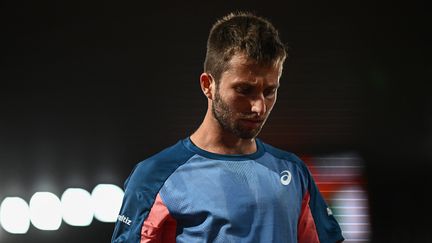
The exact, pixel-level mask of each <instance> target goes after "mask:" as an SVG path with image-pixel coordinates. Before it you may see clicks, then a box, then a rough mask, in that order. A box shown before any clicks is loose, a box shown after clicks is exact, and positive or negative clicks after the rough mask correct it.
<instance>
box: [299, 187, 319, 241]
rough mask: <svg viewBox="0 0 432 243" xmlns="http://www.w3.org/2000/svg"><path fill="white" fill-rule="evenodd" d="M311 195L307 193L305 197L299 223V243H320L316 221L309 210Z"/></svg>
mask: <svg viewBox="0 0 432 243" xmlns="http://www.w3.org/2000/svg"><path fill="white" fill-rule="evenodd" d="M309 200H310V195H309V192H306V194H305V196H304V197H303V201H302V207H301V213H300V217H299V221H298V226H297V228H298V232H297V234H298V235H297V237H298V242H299V243H319V242H320V241H319V239H318V232H317V230H316V226H315V221H314V219H313V217H312V213H311V211H310V208H309Z"/></svg>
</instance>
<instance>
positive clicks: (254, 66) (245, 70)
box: [222, 54, 282, 82]
mask: <svg viewBox="0 0 432 243" xmlns="http://www.w3.org/2000/svg"><path fill="white" fill-rule="evenodd" d="M281 74H282V61H280V60H277V61H274V62H272V63H269V64H262V63H258V62H257V61H256V60H254V59H252V58H249V57H248V56H246V55H244V54H236V55H233V56H232V58H231V60H230V61H229V63H228V68H227V70H226V71H225V72H224V73H223V74H222V78H223V77H225V78H229V79H239V80H242V79H243V81H247V80H250V81H252V80H253V79H256V78H264V79H266V80H269V81H274V82H278V81H279V77H280V76H281ZM232 81H235V80H232Z"/></svg>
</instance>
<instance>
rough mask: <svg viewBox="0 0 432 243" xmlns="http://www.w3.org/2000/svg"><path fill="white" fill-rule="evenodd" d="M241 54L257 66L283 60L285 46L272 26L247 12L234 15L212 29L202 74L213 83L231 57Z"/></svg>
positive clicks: (226, 17)
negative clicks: (210, 77)
mask: <svg viewBox="0 0 432 243" xmlns="http://www.w3.org/2000/svg"><path fill="white" fill-rule="evenodd" d="M237 53H243V54H245V55H246V56H247V57H249V58H252V59H254V60H255V61H256V62H257V63H260V64H264V65H265V64H272V63H273V62H276V61H279V60H280V61H282V63H283V61H284V60H285V58H286V56H287V53H286V47H285V45H284V44H283V43H282V42H281V40H280V39H279V33H278V31H277V30H276V28H275V27H274V26H273V24H272V23H271V22H270V21H269V20H267V19H265V18H263V17H259V16H256V15H255V14H252V13H250V12H233V13H230V14H228V15H226V16H224V17H222V18H220V19H219V20H217V21H216V23H215V24H214V25H213V26H212V28H211V30H210V34H209V37H208V40H207V53H206V58H205V61H204V72H206V73H210V74H211V75H212V76H213V77H214V78H215V79H216V80H215V81H216V84H218V82H219V81H218V80H219V79H220V77H221V76H222V73H223V72H225V71H226V70H227V69H228V68H229V67H228V63H229V61H230V60H231V58H232V56H233V55H235V54H237Z"/></svg>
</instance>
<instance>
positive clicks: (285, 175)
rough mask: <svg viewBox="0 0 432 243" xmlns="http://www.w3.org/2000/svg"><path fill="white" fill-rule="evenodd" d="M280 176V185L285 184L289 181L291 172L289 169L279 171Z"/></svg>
mask: <svg viewBox="0 0 432 243" xmlns="http://www.w3.org/2000/svg"><path fill="white" fill-rule="evenodd" d="M280 174H281V175H282V176H281V178H280V182H281V183H282V185H284V186H287V185H288V184H290V182H291V172H289V170H284V171H282V172H281V173H280Z"/></svg>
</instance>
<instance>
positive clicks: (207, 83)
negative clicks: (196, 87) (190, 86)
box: [200, 73, 215, 99]
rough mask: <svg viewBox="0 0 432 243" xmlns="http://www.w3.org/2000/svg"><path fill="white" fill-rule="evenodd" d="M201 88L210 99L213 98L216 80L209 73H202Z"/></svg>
mask: <svg viewBox="0 0 432 243" xmlns="http://www.w3.org/2000/svg"><path fill="white" fill-rule="evenodd" d="M200 85H201V90H202V92H203V93H204V95H205V96H206V97H207V98H208V99H213V95H212V93H213V92H212V91H213V89H214V87H215V81H214V79H213V77H212V76H211V75H210V74H209V73H202V74H201V76H200Z"/></svg>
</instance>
